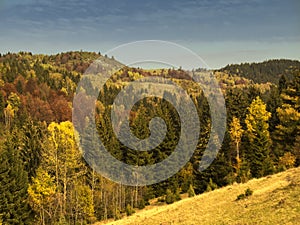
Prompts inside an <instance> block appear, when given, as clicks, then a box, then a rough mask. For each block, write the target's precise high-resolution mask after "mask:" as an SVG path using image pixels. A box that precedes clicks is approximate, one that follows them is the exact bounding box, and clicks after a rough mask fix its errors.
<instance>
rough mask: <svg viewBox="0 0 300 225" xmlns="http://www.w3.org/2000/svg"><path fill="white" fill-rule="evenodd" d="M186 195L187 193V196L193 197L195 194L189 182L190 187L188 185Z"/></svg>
mask: <svg viewBox="0 0 300 225" xmlns="http://www.w3.org/2000/svg"><path fill="white" fill-rule="evenodd" d="M188 195H189V197H194V196H195V195H196V194H195V191H194V188H193V186H192V185H191V184H190V187H189V190H188Z"/></svg>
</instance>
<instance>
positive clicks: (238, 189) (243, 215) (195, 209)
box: [96, 168, 300, 225]
mask: <svg viewBox="0 0 300 225" xmlns="http://www.w3.org/2000/svg"><path fill="white" fill-rule="evenodd" d="M247 188H250V189H251V190H252V191H253V194H252V195H251V196H248V197H247V198H245V199H242V200H238V201H237V200H236V199H237V196H238V195H239V194H242V193H244V192H245V190H246V189H247ZM102 224H111V225H112V224H114V225H121V224H122V225H123V224H124V225H125V224H133V225H137V224H138V225H147V224H149V225H150V224H151V225H152V224H154V225H156V224H158V225H169V224H180V225H184V224H188V225H191V224H194V225H199V224H216V225H217V224H236V225H238V224H270V225H274V224H280V225H281V224H291V225H292V224H293V225H294V224H300V168H294V169H290V170H288V171H285V172H282V173H279V174H275V175H272V176H268V177H264V178H260V179H253V180H251V181H249V182H248V183H245V184H234V185H231V186H227V187H224V188H221V189H217V190H214V191H211V192H208V193H204V194H201V195H198V196H196V197H194V198H186V199H183V200H181V201H179V202H176V203H174V204H172V205H163V206H155V207H153V206H149V207H146V208H145V209H144V210H141V211H139V212H137V213H136V214H134V215H132V216H130V217H125V218H123V219H121V220H118V221H109V222H99V223H96V225H102Z"/></svg>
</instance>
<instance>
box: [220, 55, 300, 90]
mask: <svg viewBox="0 0 300 225" xmlns="http://www.w3.org/2000/svg"><path fill="white" fill-rule="evenodd" d="M299 69H300V62H299V61H297V60H288V59H274V60H268V61H265V62H259V63H242V64H231V65H227V66H225V67H224V68H221V69H220V70H218V71H221V72H225V73H228V74H230V75H236V76H240V77H244V78H247V79H250V80H253V81H254V82H255V83H267V82H272V83H274V84H278V83H279V79H280V77H281V76H282V75H284V76H285V77H286V78H287V79H288V80H291V79H292V78H293V73H294V72H295V71H299Z"/></svg>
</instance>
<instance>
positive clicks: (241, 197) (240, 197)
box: [236, 194, 246, 201]
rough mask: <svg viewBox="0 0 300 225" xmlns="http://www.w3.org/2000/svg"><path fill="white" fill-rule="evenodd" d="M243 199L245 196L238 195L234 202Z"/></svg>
mask: <svg viewBox="0 0 300 225" xmlns="http://www.w3.org/2000/svg"><path fill="white" fill-rule="evenodd" d="M244 198H246V196H245V194H240V195H238V196H237V197H236V200H237V201H238V200H241V199H244Z"/></svg>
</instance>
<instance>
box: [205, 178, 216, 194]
mask: <svg viewBox="0 0 300 225" xmlns="http://www.w3.org/2000/svg"><path fill="white" fill-rule="evenodd" d="M217 188H218V185H217V184H215V183H214V182H213V181H212V179H211V178H209V183H208V184H207V188H206V191H207V192H209V191H212V190H215V189H217Z"/></svg>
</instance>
